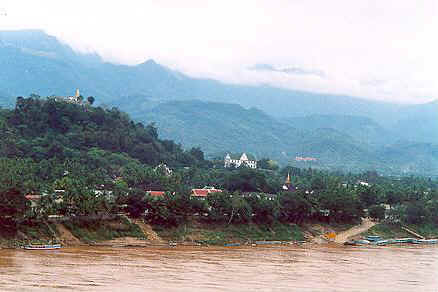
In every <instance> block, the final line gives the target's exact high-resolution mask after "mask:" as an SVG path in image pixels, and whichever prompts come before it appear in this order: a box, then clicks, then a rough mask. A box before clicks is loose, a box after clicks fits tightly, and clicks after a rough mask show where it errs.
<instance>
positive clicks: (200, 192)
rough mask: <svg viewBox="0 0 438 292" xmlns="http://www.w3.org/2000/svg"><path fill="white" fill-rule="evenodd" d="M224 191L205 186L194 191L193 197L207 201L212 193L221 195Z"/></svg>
mask: <svg viewBox="0 0 438 292" xmlns="http://www.w3.org/2000/svg"><path fill="white" fill-rule="evenodd" d="M221 192H222V190H219V189H216V188H214V187H208V186H205V187H203V188H202V189H192V192H191V196H192V197H195V198H199V199H205V198H206V197H207V196H208V195H209V194H211V193H221Z"/></svg>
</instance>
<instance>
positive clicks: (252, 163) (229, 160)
mask: <svg viewBox="0 0 438 292" xmlns="http://www.w3.org/2000/svg"><path fill="white" fill-rule="evenodd" d="M242 164H243V165H246V166H247V167H249V168H253V169H256V168H257V161H256V160H249V159H248V156H247V155H246V153H243V154H242V156H240V158H239V159H237V158H235V157H231V155H230V154H229V153H227V155H226V156H225V159H224V166H225V167H226V168H227V167H232V166H234V167H236V168H237V167H240V166H241V165H242Z"/></svg>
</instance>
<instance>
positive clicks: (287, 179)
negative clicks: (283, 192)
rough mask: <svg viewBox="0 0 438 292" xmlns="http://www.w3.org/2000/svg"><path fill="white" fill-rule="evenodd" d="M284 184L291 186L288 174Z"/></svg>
mask: <svg viewBox="0 0 438 292" xmlns="http://www.w3.org/2000/svg"><path fill="white" fill-rule="evenodd" d="M284 184H285V185H290V184H291V181H290V174H289V172H288V173H287V178H286V181H285V182H284Z"/></svg>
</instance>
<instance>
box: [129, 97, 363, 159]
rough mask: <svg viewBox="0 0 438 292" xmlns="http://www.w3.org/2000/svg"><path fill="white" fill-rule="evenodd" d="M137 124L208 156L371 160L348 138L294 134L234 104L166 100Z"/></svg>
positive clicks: (321, 132) (319, 132)
mask: <svg viewBox="0 0 438 292" xmlns="http://www.w3.org/2000/svg"><path fill="white" fill-rule="evenodd" d="M138 118H139V119H140V117H138ZM142 120H143V121H145V122H148V123H150V122H155V123H156V124H157V126H158V128H159V129H160V135H162V136H163V137H165V138H171V139H175V140H177V141H181V142H182V143H183V145H185V146H186V147H192V146H200V147H202V149H204V150H205V151H206V152H207V153H209V154H212V153H221V152H223V151H224V150H227V151H231V152H241V151H247V152H250V153H253V154H255V156H256V157H257V158H258V159H260V158H262V157H265V156H269V157H271V158H275V159H277V160H281V161H283V162H284V161H288V160H290V159H295V157H296V156H313V157H318V159H319V160H324V161H325V165H328V164H333V163H336V162H339V161H340V157H341V156H349V158H348V159H349V160H352V161H356V162H358V161H360V160H361V159H363V158H364V157H369V156H370V155H369V154H368V149H367V147H363V146H362V145H361V144H360V143H359V142H357V141H356V140H355V139H353V138H352V137H351V136H349V135H347V134H344V133H341V132H339V131H336V130H334V129H330V128H325V129H315V130H299V129H297V128H294V127H291V126H289V125H287V124H286V123H282V122H280V121H278V120H276V119H274V118H273V117H271V116H269V115H267V114H266V113H264V112H263V111H260V110H258V109H255V108H250V109H245V108H243V107H242V106H240V105H237V104H226V103H216V102H203V101H198V100H192V101H169V102H166V103H161V104H159V105H158V106H156V107H154V108H152V109H151V110H149V111H148V112H147V113H146V114H145V115H144V117H143V119H142Z"/></svg>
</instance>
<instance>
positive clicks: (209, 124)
mask: <svg viewBox="0 0 438 292" xmlns="http://www.w3.org/2000/svg"><path fill="white" fill-rule="evenodd" d="M0 67H1V68H2V70H1V71H0V105H2V106H12V105H13V103H14V101H15V97H17V96H27V95H29V94H30V93H37V94H39V95H41V96H49V95H61V96H65V95H72V94H73V92H74V90H75V89H76V88H79V89H80V90H81V92H82V93H84V94H85V95H87V96H89V95H92V96H95V97H96V102H97V104H98V105H99V104H100V105H103V106H118V107H120V108H121V109H122V110H124V111H127V112H128V113H129V114H131V115H132V116H133V117H134V118H135V119H136V120H140V121H145V122H156V123H157V125H158V126H159V130H160V132H161V134H162V135H163V136H164V137H167V138H171V139H175V140H176V141H177V142H180V143H182V144H183V146H184V147H189V146H200V147H201V148H202V149H203V150H204V151H205V152H206V153H207V154H209V155H210V156H214V155H215V154H218V153H223V152H224V151H234V152H239V151H248V152H251V153H253V154H255V155H256V156H257V157H258V158H261V157H265V156H269V157H272V158H275V159H278V160H279V161H280V162H282V163H295V164H297V165H303V166H308V165H312V166H314V167H323V168H339V169H346V170H352V171H354V170H362V169H370V168H373V169H379V170H382V171H385V172H394V173H399V172H402V173H427V174H432V173H434V172H436V170H438V163H437V161H436V158H435V157H437V156H436V146H435V143H438V115H437V113H438V102H432V103H427V104H421V105H399V104H392V103H384V102H377V101H371V100H367V99H361V98H356V97H350V96H340V95H330V94H320V93H311V92H301V91H294V90H288V89H282V88H275V87H272V86H268V85H257V86H256V85H251V86H250V85H236V84H226V83H223V82H220V81H217V80H212V79H201V78H193V77H190V76H187V75H185V74H183V73H181V72H177V71H174V70H171V69H169V68H166V67H165V66H162V65H160V64H157V63H156V62H155V61H153V60H148V61H145V62H144V63H141V64H139V65H136V66H128V65H120V64H112V63H108V62H105V61H103V60H102V59H101V58H100V57H99V56H98V55H97V54H82V53H78V52H75V51H74V50H73V49H72V48H71V47H69V46H68V45H66V44H64V43H62V42H60V41H59V40H57V39H56V38H55V37H53V36H49V35H47V34H46V33H44V32H43V31H38V30H23V31H0ZM260 68H261V69H263V70H267V69H270V70H272V68H271V67H269V65H264V66H260V65H259V66H255V69H257V70H261V69H260ZM292 69H293V68H292ZM292 69H288V72H289V71H290V70H292ZM296 156H303V157H304V156H309V157H315V158H317V161H316V162H312V164H311V163H308V162H297V161H295V157H296Z"/></svg>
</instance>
